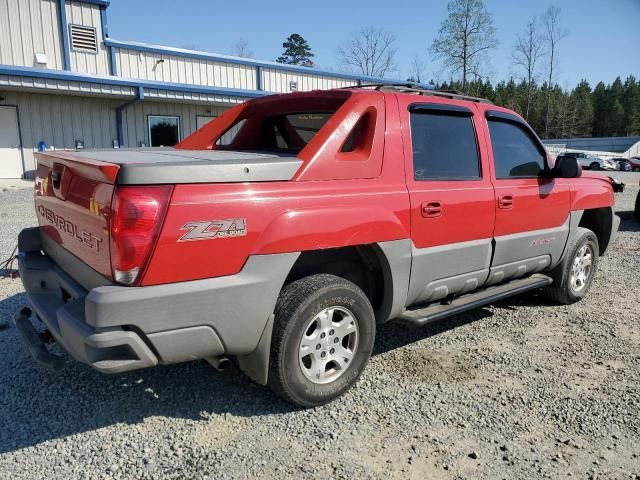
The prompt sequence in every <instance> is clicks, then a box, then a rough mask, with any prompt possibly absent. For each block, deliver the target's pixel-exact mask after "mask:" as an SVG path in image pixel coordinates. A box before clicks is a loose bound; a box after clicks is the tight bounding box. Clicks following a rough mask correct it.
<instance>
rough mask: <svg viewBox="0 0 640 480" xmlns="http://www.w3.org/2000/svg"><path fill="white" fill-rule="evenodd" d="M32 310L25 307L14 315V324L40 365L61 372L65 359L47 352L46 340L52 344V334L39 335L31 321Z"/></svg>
mask: <svg viewBox="0 0 640 480" xmlns="http://www.w3.org/2000/svg"><path fill="white" fill-rule="evenodd" d="M29 317H31V310H30V309H29V308H27V307H24V308H23V309H21V310H20V311H18V312H16V313H15V314H14V315H13V324H14V325H15V326H16V329H17V330H18V332H19V333H20V336H22V340H24V343H25V344H26V345H27V348H28V349H29V351H30V352H31V355H33V358H35V359H36V361H37V362H38V363H40V364H41V365H44V366H45V367H49V368H52V369H54V370H59V369H60V368H62V365H63V364H64V359H63V358H62V357H61V356H59V355H54V354H53V353H51V352H49V350H47V347H46V345H45V340H47V342H50V340H51V339H52V337H51V334H50V333H49V332H48V331H47V332H45V333H44V334H43V335H41V334H39V333H38V332H37V331H36V329H35V328H34V327H33V325H32V324H31V321H30V320H29Z"/></svg>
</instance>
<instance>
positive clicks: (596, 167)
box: [589, 162, 600, 170]
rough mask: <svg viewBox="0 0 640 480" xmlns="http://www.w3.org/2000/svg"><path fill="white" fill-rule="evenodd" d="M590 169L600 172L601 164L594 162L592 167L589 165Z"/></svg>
mask: <svg viewBox="0 0 640 480" xmlns="http://www.w3.org/2000/svg"><path fill="white" fill-rule="evenodd" d="M589 168H590V169H591V170H600V164H599V163H598V162H593V163H592V164H591V165H589Z"/></svg>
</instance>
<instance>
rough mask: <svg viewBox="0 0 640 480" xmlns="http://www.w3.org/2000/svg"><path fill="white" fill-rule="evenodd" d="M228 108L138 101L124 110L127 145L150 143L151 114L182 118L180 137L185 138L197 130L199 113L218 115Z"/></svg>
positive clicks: (210, 115)
mask: <svg viewBox="0 0 640 480" xmlns="http://www.w3.org/2000/svg"><path fill="white" fill-rule="evenodd" d="M225 110H227V108H226V107H221V106H214V105H206V104H205V105H197V104H181V103H169V102H148V101H144V102H138V103H135V104H133V105H131V106H129V107H127V109H126V110H125V111H124V112H123V114H122V117H123V130H124V140H125V144H124V145H123V146H125V147H139V146H140V143H141V142H142V143H144V144H145V145H147V146H148V145H149V131H148V123H147V117H148V116H149V115H171V116H177V117H179V118H180V138H181V139H182V138H185V137H186V136H188V135H190V134H191V133H193V132H195V131H196V130H197V126H196V117H197V116H198V115H202V116H208V117H216V116H218V115H220V114H221V113H222V112H224V111H225Z"/></svg>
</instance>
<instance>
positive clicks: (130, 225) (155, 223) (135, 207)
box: [110, 185, 173, 285]
mask: <svg viewBox="0 0 640 480" xmlns="http://www.w3.org/2000/svg"><path fill="white" fill-rule="evenodd" d="M172 189H173V187H172V186H171V185H158V186H155V185H154V186H144V187H118V188H116V190H115V191H114V195H113V201H112V204H111V236H110V239H111V240H110V241H111V269H112V270H113V279H114V280H115V281H116V282H118V283H122V284H124V285H137V284H138V283H139V281H140V279H141V278H142V274H143V272H144V269H145V267H146V264H147V261H148V260H149V255H150V254H151V250H152V249H153V246H154V245H155V243H156V240H157V239H158V235H159V234H160V229H161V228H162V223H163V221H164V216H165V213H166V211H167V206H168V204H169V198H170V197H171V191H172Z"/></svg>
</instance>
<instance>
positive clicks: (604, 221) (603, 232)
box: [578, 207, 614, 256]
mask: <svg viewBox="0 0 640 480" xmlns="http://www.w3.org/2000/svg"><path fill="white" fill-rule="evenodd" d="M613 216H614V213H613V209H612V208H611V207H599V208H590V209H587V210H583V211H582V213H581V215H580V220H579V223H578V226H579V227H583V228H587V229H589V230H591V231H592V232H593V233H594V234H595V235H596V237H597V239H598V248H599V255H600V256H602V255H604V253H605V252H606V250H607V248H608V246H609V243H610V242H611V236H612V230H613V220H614V218H613Z"/></svg>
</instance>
